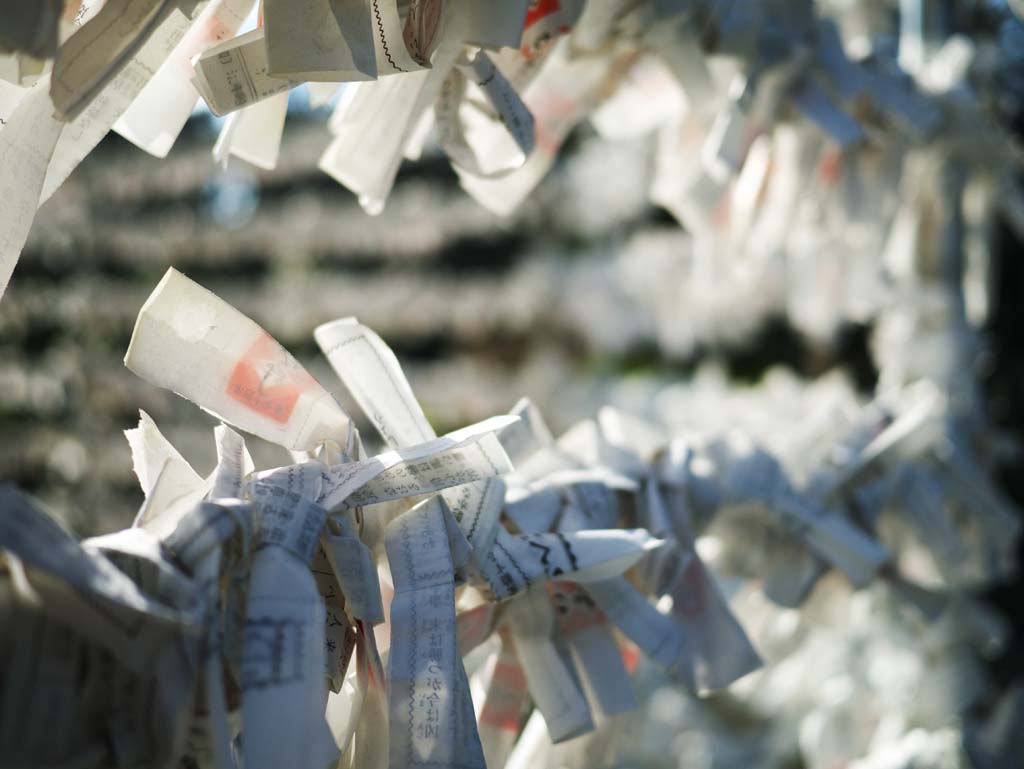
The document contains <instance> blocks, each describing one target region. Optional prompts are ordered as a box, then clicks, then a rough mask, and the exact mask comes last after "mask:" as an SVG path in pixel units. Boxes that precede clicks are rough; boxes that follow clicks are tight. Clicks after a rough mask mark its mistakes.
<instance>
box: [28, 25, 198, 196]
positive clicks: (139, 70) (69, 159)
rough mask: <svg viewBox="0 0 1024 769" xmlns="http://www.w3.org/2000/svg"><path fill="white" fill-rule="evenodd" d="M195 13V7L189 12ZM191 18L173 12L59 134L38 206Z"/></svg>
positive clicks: (128, 100)
mask: <svg viewBox="0 0 1024 769" xmlns="http://www.w3.org/2000/svg"><path fill="white" fill-rule="evenodd" d="M193 10H196V11H197V10H198V8H196V9H193ZM194 19H195V16H186V15H185V14H184V13H180V12H175V13H172V14H169V15H167V16H166V18H165V20H164V21H163V22H162V23H161V24H160V25H159V26H158V27H157V29H156V30H155V31H154V32H153V33H152V34H151V35H149V37H148V38H147V39H146V41H145V42H144V43H143V44H142V45H141V46H140V47H139V48H138V49H137V50H136V51H135V53H134V54H132V56H131V57H130V58H129V59H128V60H127V61H126V62H125V63H124V64H123V65H122V66H121V67H120V68H119V69H118V71H117V73H116V74H115V75H114V77H113V79H111V80H110V82H109V83H108V84H107V86H106V87H104V88H103V89H102V91H101V92H100V93H99V95H98V96H96V97H95V98H93V99H92V100H91V102H90V103H89V105H88V106H87V107H86V108H85V109H84V110H82V112H81V114H79V115H78V116H77V117H75V118H74V119H73V120H72V121H71V122H70V123H68V124H67V125H66V126H65V127H64V130H63V131H62V132H61V136H60V140H59V141H58V142H57V148H56V149H55V150H54V153H53V158H52V159H51V161H50V166H49V168H48V169H47V170H46V180H45V181H44V182H43V191H42V194H41V195H40V198H39V205H42V204H43V203H45V202H46V201H47V200H49V198H50V196H51V195H53V193H54V191H55V190H56V189H57V188H58V187H60V185H62V184H63V183H64V182H65V180H66V179H67V178H68V176H70V175H71V172H72V171H74V170H75V168H77V167H78V164H79V163H81V162H82V160H83V159H84V158H85V156H86V155H88V154H89V153H90V152H92V151H93V149H95V148H96V145H97V144H99V143H100V141H101V140H102V139H103V137H104V136H106V135H107V132H108V131H109V130H110V129H111V127H112V126H113V125H114V123H116V122H117V119H118V118H119V117H121V115H123V114H124V112H125V110H127V109H128V107H129V106H131V104H132V102H133V101H135V98H136V97H137V96H138V95H139V93H140V92H141V91H142V89H143V88H144V87H145V86H146V84H147V83H148V82H149V80H150V78H152V77H153V75H154V74H155V73H156V72H157V71H158V70H159V69H160V66H161V65H162V64H163V63H164V61H166V60H167V57H168V56H170V55H171V52H172V51H173V50H174V49H175V47H176V46H177V45H178V43H179V42H180V41H181V39H182V37H183V36H184V35H185V33H186V32H187V31H188V29H189V27H190V26H191V25H192V22H193V20H194Z"/></svg>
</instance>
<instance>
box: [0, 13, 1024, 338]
mask: <svg viewBox="0 0 1024 769" xmlns="http://www.w3.org/2000/svg"><path fill="white" fill-rule="evenodd" d="M914 5H915V7H916V4H914ZM7 6H11V8H10V10H5V12H4V13H5V19H4V21H5V22H6V23H7V24H8V27H7V28H6V29H5V30H3V31H2V32H0V49H2V48H4V47H8V48H10V49H11V50H12V53H10V54H8V55H6V56H5V55H3V54H2V53H0V118H2V119H3V124H2V126H0V160H2V161H3V162H2V163H0V232H3V233H4V235H3V239H2V240H0V290H2V287H5V286H6V283H7V281H8V279H9V277H10V274H11V272H12V271H13V269H14V265H15V263H16V261H17V257H18V254H19V252H20V250H21V248H22V247H23V245H24V242H25V238H26V237H27V233H28V230H29V227H30V225H31V222H32V219H33V213H32V212H33V211H34V210H35V208H36V207H38V206H39V205H40V204H41V203H43V202H45V201H46V200H47V199H49V197H50V196H51V195H52V193H53V192H54V190H55V189H56V188H57V187H59V186H60V185H61V184H62V183H63V181H64V180H65V179H66V178H67V176H68V175H69V174H70V173H71V171H72V170H73V169H74V168H75V167H76V166H77V164H78V163H79V162H81V160H82V159H83V158H84V157H85V156H86V155H88V154H89V153H90V152H91V151H92V150H93V149H94V148H95V146H96V145H97V144H98V143H99V142H100V140H101V139H102V138H103V136H104V135H105V134H106V133H107V132H108V131H110V130H114V131H116V132H117V133H119V134H121V135H122V136H124V137H125V138H127V139H128V140H129V141H131V142H133V143H134V144H136V145H138V146H139V147H141V148H142V149H144V150H146V151H147V152H149V153H151V154H153V155H156V156H158V157H164V156H166V155H167V153H168V152H169V151H170V149H171V147H172V146H173V144H174V142H175V140H176V139H177V137H178V135H179V133H180V132H181V130H182V128H183V126H184V124H185V122H186V121H187V120H188V117H189V115H190V114H191V113H192V111H193V109H194V107H195V105H196V103H197V100H199V99H200V98H202V99H204V100H205V101H206V103H207V105H208V106H209V108H210V109H211V110H212V111H213V112H214V113H216V114H218V115H228V119H227V121H226V122H225V123H224V125H223V128H222V130H221V134H220V137H219V139H218V140H217V143H216V146H215V147H214V151H213V152H214V156H215V157H216V158H217V159H219V160H220V161H222V162H227V159H228V158H229V157H230V156H236V157H239V158H242V159H244V160H246V161H248V162H250V163H253V164H255V165H257V166H260V167H263V168H273V167H274V165H275V164H276V162H277V158H278V154H279V149H280V141H281V133H282V130H283V126H284V121H285V117H286V111H287V102H288V96H287V92H288V91H289V90H290V89H292V88H294V87H296V86H299V85H302V84H304V83H308V84H309V92H310V99H311V102H312V103H313V104H315V105H323V104H327V103H331V102H332V100H333V101H335V102H336V106H335V107H334V110H333V114H332V115H331V117H330V119H329V120H328V124H327V125H328V129H329V137H330V138H329V139H328V137H326V136H325V150H324V152H323V155H322V157H321V159H320V167H321V168H322V169H323V170H324V171H325V172H326V173H328V174H329V175H331V176H332V177H334V178H335V179H336V180H338V181H339V182H340V183H341V184H343V185H345V186H346V187H348V188H349V189H351V190H352V191H353V192H354V193H355V194H356V195H357V196H358V197H359V200H360V201H361V203H362V204H363V206H364V208H365V209H366V210H367V211H369V212H377V211H380V210H381V209H382V207H383V206H384V205H385V203H386V200H387V198H388V195H389V193H390V190H391V187H392V185H393V183H394V179H395V175H396V173H397V171H398V168H399V166H400V164H401V162H402V160H403V158H405V157H409V158H416V157H419V155H420V153H421V151H422V148H423V146H424V143H425V141H427V139H428V138H429V137H430V136H433V137H435V138H436V140H437V142H438V143H439V144H440V146H441V148H442V149H443V150H444V152H445V153H447V155H448V157H449V158H450V160H451V162H452V165H453V166H454V168H455V170H456V171H457V172H458V174H459V177H460V179H461V182H462V186H463V187H464V188H465V189H466V191H467V192H468V193H469V194H470V195H472V196H473V197H474V198H475V199H476V200H477V201H479V202H480V203H481V204H482V205H483V206H485V207H486V208H488V209H490V210H492V211H494V212H498V213H501V214H508V213H511V212H512V211H513V210H514V209H516V208H517V207H518V206H519V205H520V204H521V203H522V202H523V201H524V200H526V199H527V198H528V197H529V196H530V194H531V193H532V191H533V190H534V189H535V188H536V186H537V184H538V183H539V182H540V180H541V179H542V178H543V177H544V176H545V174H546V173H547V172H548V171H549V169H550V168H551V167H552V165H553V164H554V162H555V159H556V157H557V155H558V153H559V150H560V148H561V146H562V144H563V143H564V141H565V139H566V138H567V137H568V135H569V134H570V132H572V131H573V129H574V128H575V127H576V126H578V125H580V124H581V123H583V122H585V121H589V122H590V123H591V124H592V125H593V127H594V128H595V129H596V130H597V131H598V132H599V133H600V134H601V135H602V136H605V137H608V138H610V139H613V140H618V139H628V138H635V137H638V136H646V135H650V134H656V136H657V151H656V157H655V158H654V178H653V182H652V185H651V189H650V199H651V201H652V202H653V203H655V204H656V205H659V206H662V207H664V208H665V209H667V210H668V211H669V212H671V214H672V215H673V216H675V217H676V218H677V219H678V220H679V221H680V222H681V223H682V224H683V225H684V226H685V227H686V228H687V229H688V230H689V231H690V232H691V233H693V234H694V235H695V236H696V237H697V243H696V247H695V254H694V258H693V261H694V264H693V270H694V272H695V273H696V274H695V278H694V280H693V281H691V283H690V288H689V289H688V291H687V293H686V303H687V304H688V305H692V306H693V311H692V313H691V314H692V315H693V316H694V318H695V319H696V321H697V323H696V326H695V327H696V328H697V329H698V331H696V332H694V333H696V334H697V335H698V337H700V335H701V333H702V331H701V330H700V329H701V328H702V327H709V326H716V325H718V324H717V323H716V319H717V318H719V317H720V316H721V315H722V314H723V313H724V312H725V310H723V308H728V307H733V306H735V305H736V304H737V303H738V302H739V303H742V302H744V301H745V300H746V299H747V298H748V297H750V296H751V295H753V294H757V293H759V291H758V289H760V288H761V287H763V286H765V285H768V286H774V287H775V290H776V291H777V292H778V291H782V292H783V295H782V301H783V303H784V304H790V305H794V306H793V307H792V313H791V314H792V315H793V316H794V319H795V321H796V322H797V324H798V325H799V326H800V327H801V328H805V329H807V330H808V331H809V332H811V333H814V334H822V333H827V332H828V331H829V330H830V329H831V328H833V327H834V325H835V320H836V318H837V317H838V318H844V317H852V318H854V319H858V318H861V319H862V318H864V317H865V316H866V315H867V314H869V313H870V312H871V310H872V309H873V308H874V307H875V306H876V305H877V303H878V302H879V301H882V297H884V296H885V295H886V292H885V291H884V290H883V289H884V286H880V285H879V277H878V273H879V265H880V262H879V259H878V256H879V254H880V253H881V254H883V259H882V260H881V265H882V266H883V267H884V270H885V274H889V273H890V272H891V273H894V274H896V275H902V274H905V273H906V272H907V271H908V270H911V271H912V267H913V265H912V264H909V263H908V253H910V251H912V249H910V248H908V244H909V243H910V242H911V241H912V240H913V239H914V238H915V237H917V236H918V235H919V233H920V231H921V229H922V228H925V227H927V226H928V223H929V222H928V216H929V215H930V213H931V211H932V209H933V208H934V204H933V202H932V201H933V199H934V198H935V197H936V192H937V191H938V189H939V188H942V187H943V186H944V185H943V184H939V187H938V188H937V187H936V186H935V181H936V179H937V178H940V179H941V178H945V177H946V176H948V174H949V173H952V172H954V171H955V173H956V174H959V175H960V177H962V178H960V180H959V181H958V182H956V184H959V185H961V186H963V187H965V188H966V189H968V190H969V191H970V192H971V195H972V196H973V198H974V199H975V200H978V201H979V204H978V205H974V206H973V207H972V210H973V211H975V213H976V215H975V216H973V217H972V221H974V222H978V221H980V220H983V219H985V217H987V216H989V215H990V214H991V212H992V211H993V210H996V209H997V208H1002V209H1003V210H1004V211H1005V212H1006V213H1007V214H1008V215H1009V216H1010V219H1011V221H1013V222H1014V223H1016V224H1018V225H1020V229H1021V230H1024V202H1022V199H1021V195H1020V193H1019V191H1018V190H1017V188H1016V186H1015V185H1014V184H1013V182H1012V168H1013V165H1014V162H1015V161H1016V150H1015V148H1014V147H1013V146H1012V143H1011V142H1010V140H1009V138H1008V137H1007V136H1006V135H1005V133H1004V132H1003V131H1002V130H1001V128H1000V127H999V125H998V123H997V122H996V121H994V120H993V118H992V116H991V115H990V112H989V110H988V109H987V105H988V104H990V103H991V102H992V100H993V99H997V98H999V94H998V90H997V86H996V74H997V72H996V66H995V62H996V61H997V58H998V57H997V53H998V46H997V41H996V40H995V39H994V38H992V37H984V36H978V37H977V38H967V37H964V36H962V35H951V36H950V35H945V36H943V35H941V34H940V35H938V36H936V35H935V34H932V31H931V30H930V28H929V30H925V29H924V26H923V25H922V23H921V21H922V20H921V19H917V20H916V21H917V22H918V23H916V24H915V23H913V22H914V21H915V20H914V19H912V18H911V19H904V21H903V22H902V23H901V28H900V30H899V35H900V41H899V42H900V59H899V61H898V62H897V61H896V60H894V59H892V58H891V57H889V56H887V55H886V53H885V49H884V47H883V46H882V44H881V43H879V41H880V40H883V39H884V37H885V35H892V34H893V33H894V30H893V28H892V19H893V18H895V8H894V7H892V5H891V4H889V3H864V4H855V3H834V2H828V3H825V2H822V3H819V4H813V3H811V2H801V1H800V0H772V2H758V3H734V2H731V1H729V0H701V1H700V2H690V1H689V0H687V1H684V0H602V2H590V3H586V2H584V0H535V2H529V0H501V2H498V3H495V2H491V1H490V0H411V1H405V0H403V2H398V0H266V1H265V2H262V3H261V4H260V10H261V13H260V16H259V23H260V25H259V26H258V27H257V28H256V29H253V30H252V31H250V32H246V33H244V34H241V35H239V34H238V33H239V31H240V30H241V29H243V28H245V26H246V23H247V18H248V17H250V15H251V14H252V12H253V11H254V9H255V7H256V0H177V1H176V0H106V2H98V1H97V0H84V2H79V0H75V2H70V3H68V4H67V5H66V6H65V4H64V3H63V2H62V0H46V1H45V2H36V1H35V0H32V1H31V2H30V1H29V0H19V1H18V2H13V3H8V4H7ZM7 6H5V8H6V7H7ZM908 7H909V6H908ZM904 10H905V9H904ZM887 11H888V12H889V15H887ZM61 13H63V17H61ZM922 14H925V11H924V10H922ZM932 14H933V11H931V10H929V11H928V12H927V13H926V14H925V15H927V16H928V19H930V18H931V15H932ZM905 15H906V14H905ZM926 20H927V19H926ZM932 26H934V24H933V25H932ZM926 31H927V32H929V34H925V32H926ZM72 33H73V34H72ZM58 43H59V46H58ZM54 51H55V53H54ZM47 53H50V54H52V55H53V56H54V58H53V59H52V60H51V59H46V58H45V55H46V54H47ZM32 56H44V58H31V57H32ZM339 91H340V92H341V97H340V99H334V96H335V95H336V94H337V93H338V92H339ZM1011 160H1012V161H1013V162H1011ZM600 183H603V184H614V183H615V181H614V179H613V178H609V179H604V180H601V182H600ZM918 198H921V200H918ZM972 261H977V260H972ZM979 269H983V265H982V268H979ZM977 273H978V270H977V269H976V270H973V271H972V274H974V280H975V282H977ZM780 278H781V280H780ZM808 285H814V286H816V287H819V288H820V287H821V286H822V285H828V286H830V287H831V288H830V290H828V291H818V292H815V293H816V299H815V300H807V299H806V294H807V291H806V287H807V286H808ZM708 286H714V287H715V290H714V291H707V290H706V288H707V287H708ZM769 293H770V292H769ZM974 293H975V294H976V293H977V292H976V291H975V292H974ZM797 296H799V297H802V299H796V298H795V297H797ZM674 298H675V297H673V299H674ZM764 302H765V300H764V299H762V300H760V302H759V304H761V305H763V304H764ZM682 333H683V334H684V336H683V338H682V339H674V338H673V335H672V334H671V333H669V332H666V336H667V337H668V338H669V340H670V342H671V343H672V344H675V345H680V344H682V345H685V344H686V343H687V342H686V335H687V334H688V333H689V332H682Z"/></svg>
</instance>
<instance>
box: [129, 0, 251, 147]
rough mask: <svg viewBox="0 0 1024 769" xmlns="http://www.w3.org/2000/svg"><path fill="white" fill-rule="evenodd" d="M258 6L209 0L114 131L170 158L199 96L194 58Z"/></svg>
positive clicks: (229, 33) (248, 1)
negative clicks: (196, 86)
mask: <svg viewBox="0 0 1024 769" xmlns="http://www.w3.org/2000/svg"><path fill="white" fill-rule="evenodd" d="M255 4H256V0H211V2H210V4H209V5H208V6H207V7H206V10H204V11H203V13H202V15H201V16H200V17H199V18H198V19H197V21H196V23H195V25H193V27H192V29H190V30H189V31H188V33H187V34H186V35H185V36H184V37H183V38H182V40H181V43H180V44H179V45H178V47H177V48H175V49H174V52H173V53H172V54H171V55H170V56H169V57H168V58H167V60H166V61H165V62H164V63H163V64H162V65H161V66H160V69H158V70H157V72H156V74H155V75H154V76H153V79H152V80H150V81H149V82H148V83H147V84H146V86H145V88H143V89H142V91H141V92H140V93H139V95H138V97H136V99H135V101H133V102H132V104H131V106H130V107H129V108H128V109H127V111H125V113H124V114H123V115H121V117H120V118H118V120H117V122H116V123H115V124H114V130H115V131H117V133H119V134H120V135H121V136H123V137H124V138H125V139H127V140H128V141H130V142H131V143H132V144H134V145H135V146H137V147H139V148H140V149H143V150H145V151H146V152H148V153H149V154H151V155H154V156H156V157H159V158H163V157H166V156H167V153H168V152H170V150H171V147H172V146H173V145H174V142H175V141H176V140H177V138H178V135H179V134H180V133H181V129H182V128H183V127H184V126H185V122H186V121H187V120H188V118H189V115H191V114H192V110H193V109H194V108H195V105H196V101H197V100H198V99H199V92H198V91H197V90H196V88H195V86H194V85H193V84H192V82H191V78H192V76H193V75H194V74H195V73H194V71H193V69H192V59H193V58H194V57H195V56H198V55H199V54H201V53H202V52H203V51H205V50H206V49H207V48H210V47H211V46H213V45H216V44H217V43H219V42H222V41H224V40H226V39H228V38H230V37H233V36H234V35H235V34H237V33H238V28H239V27H240V26H241V24H242V22H243V21H245V19H246V17H247V16H248V15H249V13H250V12H251V11H252V8H253V6H254V5H255Z"/></svg>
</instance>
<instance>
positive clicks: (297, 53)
mask: <svg viewBox="0 0 1024 769" xmlns="http://www.w3.org/2000/svg"><path fill="white" fill-rule="evenodd" d="M371 2H372V0H266V2H265V3H264V4H263V24H264V28H265V30H266V45H267V64H268V68H269V71H270V72H271V73H272V74H273V75H274V76H275V77H282V78H293V79H295V80H311V81H327V82H335V83H341V82H350V81H354V80H373V79H374V78H376V77H377V55H376V52H375V49H374V29H373V24H374V23H375V18H374V15H373V12H372V10H371ZM310 36H312V39H310Z"/></svg>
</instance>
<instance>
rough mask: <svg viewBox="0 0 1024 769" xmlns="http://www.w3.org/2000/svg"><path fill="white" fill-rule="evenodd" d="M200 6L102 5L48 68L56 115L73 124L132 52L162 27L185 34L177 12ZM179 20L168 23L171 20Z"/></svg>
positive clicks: (156, 1) (118, 0)
mask: <svg viewBox="0 0 1024 769" xmlns="http://www.w3.org/2000/svg"><path fill="white" fill-rule="evenodd" d="M205 4H206V3H205V2H200V3H198V4H197V3H196V2H195V0H193V1H192V2H185V3H177V2H174V0H107V2H106V3H104V4H103V6H102V7H101V8H100V9H99V12H98V13H96V15H95V16H93V17H92V18H91V19H89V20H88V21H87V22H86V23H85V24H84V25H83V26H82V27H81V28H80V29H79V30H78V31H77V32H75V34H73V35H72V36H71V37H70V38H69V39H68V41H67V42H65V43H64V45H62V46H61V47H60V51H59V52H58V54H57V59H56V61H55V62H54V65H53V78H52V82H51V86H50V94H51V96H52V97H53V103H54V106H55V107H56V108H57V112H58V114H60V115H61V116H62V117H64V118H65V119H74V118H75V117H77V116H78V115H79V114H81V112H82V110H84V109H85V108H86V107H87V106H88V105H89V102H90V101H92V99H93V98H95V96H96V95H97V94H98V93H99V92H100V90H101V89H102V88H103V87H104V86H106V85H107V84H108V83H109V82H110V80H111V79H112V78H113V77H114V76H115V75H116V74H117V73H118V71H119V70H120V68H121V67H122V66H124V64H125V63H126V62H127V61H128V60H129V59H130V58H131V57H132V56H133V55H134V54H135V52H136V51H137V50H138V49H139V48H140V47H141V46H142V45H143V44H144V43H145V42H146V40H148V39H149V36H150V35H152V34H154V33H155V32H156V31H157V30H158V29H160V28H161V27H162V26H164V25H168V26H169V27H180V28H181V29H182V31H184V27H185V26H187V22H188V16H187V15H186V14H185V13H183V12H182V8H184V7H189V6H191V8H190V10H191V11H192V13H195V12H196V6H197V5H200V6H203V5H205ZM175 16H177V17H180V18H173V17H175Z"/></svg>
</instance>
